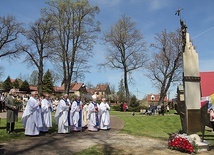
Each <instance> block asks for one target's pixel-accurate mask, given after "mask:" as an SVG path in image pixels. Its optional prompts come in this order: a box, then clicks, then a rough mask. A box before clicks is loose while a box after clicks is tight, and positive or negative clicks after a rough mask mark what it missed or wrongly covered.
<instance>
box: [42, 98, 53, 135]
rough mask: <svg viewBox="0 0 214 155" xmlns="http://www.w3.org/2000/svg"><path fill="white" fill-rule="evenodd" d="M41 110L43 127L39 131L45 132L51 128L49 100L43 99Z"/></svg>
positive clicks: (50, 105) (50, 103) (51, 108)
mask: <svg viewBox="0 0 214 155" xmlns="http://www.w3.org/2000/svg"><path fill="white" fill-rule="evenodd" d="M41 104H42V105H41V108H42V124H43V127H42V128H40V131H43V132H47V131H48V128H50V127H52V111H53V105H52V102H51V100H48V99H43V100H42V102H41Z"/></svg>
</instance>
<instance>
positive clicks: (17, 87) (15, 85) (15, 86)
mask: <svg viewBox="0 0 214 155" xmlns="http://www.w3.org/2000/svg"><path fill="white" fill-rule="evenodd" d="M19 84H20V80H19V79H15V81H14V82H13V87H14V88H15V89H19V86H20V85H19Z"/></svg>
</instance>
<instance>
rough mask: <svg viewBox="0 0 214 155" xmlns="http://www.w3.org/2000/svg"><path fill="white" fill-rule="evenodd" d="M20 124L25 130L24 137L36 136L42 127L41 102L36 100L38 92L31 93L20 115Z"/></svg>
mask: <svg viewBox="0 0 214 155" xmlns="http://www.w3.org/2000/svg"><path fill="white" fill-rule="evenodd" d="M22 124H23V126H24V128H25V135H27V136H37V135H39V133H40V130H39V128H41V127H42V125H43V124H42V114H41V101H40V100H39V99H38V92H37V91H33V92H31V97H30V99H29V100H28V102H27V105H26V108H25V110H24V112H23V115H22Z"/></svg>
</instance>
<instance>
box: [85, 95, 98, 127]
mask: <svg viewBox="0 0 214 155" xmlns="http://www.w3.org/2000/svg"><path fill="white" fill-rule="evenodd" d="M96 101H97V96H96V93H95V94H94V95H92V101H91V102H90V104H89V105H88V113H89V120H88V130H89V131H98V130H99V125H100V118H99V110H100V107H99V104H98V103H96Z"/></svg>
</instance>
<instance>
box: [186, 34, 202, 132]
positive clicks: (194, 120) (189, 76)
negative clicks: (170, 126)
mask: <svg viewBox="0 0 214 155" xmlns="http://www.w3.org/2000/svg"><path fill="white" fill-rule="evenodd" d="M185 39H186V43H185V48H184V52H183V70H184V76H183V83H184V100H185V117H184V118H185V120H183V121H184V127H185V128H183V131H184V132H186V133H187V134H193V133H196V132H199V131H201V112H200V106H201V104H200V102H201V90H200V74H199V62H198V54H197V53H196V51H195V49H194V47H193V46H192V43H191V42H190V38H189V34H188V33H186V36H185Z"/></svg>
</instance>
